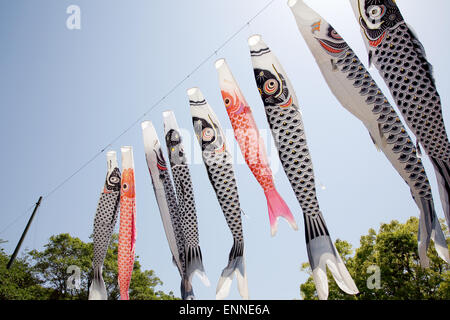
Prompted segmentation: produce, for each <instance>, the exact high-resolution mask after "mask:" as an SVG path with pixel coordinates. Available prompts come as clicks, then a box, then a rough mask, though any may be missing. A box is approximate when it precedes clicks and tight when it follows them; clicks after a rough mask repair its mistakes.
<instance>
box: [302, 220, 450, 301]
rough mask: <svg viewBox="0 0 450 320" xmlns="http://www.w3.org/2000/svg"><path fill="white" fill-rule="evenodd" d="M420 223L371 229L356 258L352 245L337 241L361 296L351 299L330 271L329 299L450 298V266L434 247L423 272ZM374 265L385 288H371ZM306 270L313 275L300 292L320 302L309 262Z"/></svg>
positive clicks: (395, 222)
mask: <svg viewBox="0 0 450 320" xmlns="http://www.w3.org/2000/svg"><path fill="white" fill-rule="evenodd" d="M418 224H419V221H418V219H417V218H410V219H409V220H408V221H407V222H406V223H405V224H402V223H399V222H398V221H392V222H391V223H389V224H382V225H381V227H380V230H379V231H378V234H377V233H376V232H375V230H373V229H370V230H369V233H368V235H365V236H362V237H361V239H360V247H359V248H358V249H356V251H355V254H354V256H351V255H352V248H351V245H350V244H349V243H348V242H346V241H341V240H337V241H336V248H337V250H338V251H339V253H340V254H341V257H342V259H343V260H344V262H345V264H346V266H347V269H348V271H349V272H350V274H351V275H352V278H353V280H355V283H356V286H357V287H358V289H359V291H360V294H358V295H357V296H351V295H347V294H346V293H344V292H343V291H342V290H340V289H339V287H338V286H337V284H336V282H335V281H334V280H333V277H332V275H331V273H330V272H329V271H328V272H327V274H328V279H329V292H330V293H329V297H328V299H332V300H337V299H345V300H375V299H377V300H388V299H405V300H406V299H408V300H411V299H412V300H419V299H450V266H449V265H448V264H447V263H445V262H444V261H443V260H442V259H441V258H439V256H438V255H437V252H436V250H435V249H434V244H433V243H431V245H430V249H429V251H428V257H429V258H430V267H429V268H427V269H423V268H422V267H421V266H420V264H419V256H418V253H417V230H418ZM441 225H442V229H443V230H444V233H445V235H446V238H447V244H449V238H448V236H449V233H448V230H447V228H446V226H445V224H444V223H441ZM370 266H378V267H379V268H380V272H381V275H380V280H381V288H379V289H376V288H374V289H369V288H368V285H367V280H368V278H369V277H370V276H371V275H372V273H368V272H367V270H368V268H369V267H370ZM301 269H302V271H304V272H307V273H309V274H310V277H309V278H308V280H307V281H306V282H305V283H303V284H302V285H300V293H301V295H302V297H303V299H305V300H316V299H318V298H317V293H316V289H315V286H314V281H313V279H312V276H311V268H310V267H309V264H308V263H304V264H302V267H301Z"/></svg>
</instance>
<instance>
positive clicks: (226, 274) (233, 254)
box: [216, 240, 248, 300]
mask: <svg viewBox="0 0 450 320" xmlns="http://www.w3.org/2000/svg"><path fill="white" fill-rule="evenodd" d="M234 274H236V279H237V283H238V289H239V294H240V295H241V297H242V298H243V299H245V300H248V283H247V273H246V271H245V261H244V243H243V242H242V241H238V240H234V244H233V247H232V248H231V251H230V256H229V258H228V265H227V266H226V267H225V269H223V271H222V274H221V275H220V279H219V282H218V283H217V289H216V299H217V300H222V299H225V298H226V297H227V296H228V294H229V293H230V287H231V283H232V282H233V276H234Z"/></svg>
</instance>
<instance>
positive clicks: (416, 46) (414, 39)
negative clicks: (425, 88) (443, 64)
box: [406, 24, 435, 85]
mask: <svg viewBox="0 0 450 320" xmlns="http://www.w3.org/2000/svg"><path fill="white" fill-rule="evenodd" d="M406 25H407V27H408V29H409V34H410V36H411V40H412V42H413V43H414V50H415V51H416V52H417V53H418V54H419V57H420V56H422V57H423V59H424V61H423V63H424V64H426V66H427V68H428V70H427V73H428V76H429V77H430V80H431V82H432V83H433V84H434V85H435V80H434V69H433V66H432V65H431V63H429V62H428V60H427V54H426V52H425V47H424V46H423V44H422V42H420V40H419V37H418V36H417V32H416V31H415V30H414V29H413V27H412V26H411V25H409V24H406Z"/></svg>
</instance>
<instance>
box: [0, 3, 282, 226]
mask: <svg viewBox="0 0 450 320" xmlns="http://www.w3.org/2000/svg"><path fill="white" fill-rule="evenodd" d="M273 2H275V0H271V1H269V2H268V3H267V4H266V5H265V6H264V7H262V8H261V9H260V10H259V11H258V12H257V13H256V14H255V15H254V16H253V17H251V18H250V19H249V20H248V21H247V22H246V23H244V24H243V25H242V27H240V28H239V29H238V30H237V31H236V32H234V33H233V34H232V35H231V36H229V37H228V38H227V39H226V40H225V41H224V42H223V43H222V44H221V45H220V46H219V47H218V48H217V49H216V50H214V51H213V52H212V53H211V54H210V55H208V56H207V57H206V58H205V59H203V60H202V62H200V64H198V65H197V66H196V67H195V68H194V69H192V71H191V72H190V73H188V74H187V75H186V76H185V77H184V78H183V79H181V80H180V81H179V82H178V83H176V84H175V85H174V86H173V87H172V88H171V89H170V90H168V91H167V93H166V94H164V95H163V96H162V97H161V98H160V99H159V100H158V101H156V102H155V103H154V104H153V105H151V106H150V108H149V109H148V110H147V111H145V112H144V113H143V114H142V115H141V116H139V117H138V118H137V119H136V120H135V121H134V122H133V123H131V124H130V125H129V126H128V127H127V128H126V129H125V130H123V131H122V133H120V134H119V135H118V136H117V137H115V138H114V139H113V140H112V141H111V142H109V143H108V144H107V145H105V146H104V147H103V148H102V149H101V150H100V151H99V152H97V153H96V154H94V155H93V156H92V157H91V158H90V159H89V160H88V161H86V162H85V163H84V164H83V165H82V166H81V167H79V168H78V169H77V170H75V171H74V172H73V173H72V174H70V175H69V176H68V177H67V178H65V179H64V180H62V181H61V182H60V183H59V184H57V185H56V186H55V187H54V188H53V189H51V190H50V191H49V192H47V193H46V194H44V196H43V200H45V199H47V198H49V197H50V196H51V195H53V194H54V193H55V192H56V191H57V190H59V189H60V188H62V187H63V186H64V185H65V184H66V183H67V182H69V181H70V180H71V179H72V178H73V177H74V176H76V175H77V174H78V173H80V172H81V171H82V170H83V169H85V168H86V167H87V166H88V165H89V164H91V163H92V162H93V161H94V160H96V159H97V158H98V157H99V156H100V155H101V154H102V153H104V152H105V151H106V149H108V148H109V147H111V146H112V145H113V144H114V143H115V142H116V141H117V140H119V139H120V138H121V137H122V136H123V135H125V134H126V133H127V132H128V131H130V130H131V129H132V128H133V127H134V126H135V125H137V124H138V123H139V122H141V120H142V119H143V118H144V117H145V116H147V114H148V113H149V112H150V111H152V110H153V109H154V108H156V107H157V106H158V105H159V104H160V103H161V102H163V101H164V100H165V99H166V98H167V97H168V96H169V95H171V94H172V93H173V92H174V91H175V90H176V89H178V88H179V87H180V86H181V85H182V84H183V83H184V82H185V81H186V80H187V79H189V77H191V76H192V75H193V74H194V73H195V72H197V71H198V70H199V69H200V68H201V67H202V66H203V65H205V64H206V63H207V62H208V61H209V60H210V59H211V58H212V57H214V56H215V55H217V53H218V52H219V51H220V50H222V49H223V48H224V47H225V46H226V45H227V44H228V43H229V42H230V41H231V40H233V39H234V38H235V37H236V36H237V35H238V34H239V33H241V32H242V30H244V29H245V28H246V27H247V26H249V25H250V23H252V21H253V20H255V19H256V18H257V17H258V16H259V15H260V14H261V13H263V12H264V11H265V10H266V9H267V8H268V7H269V6H270V5H271V4H272V3H273ZM33 207H34V205H33V206H31V207H30V208H29V209H28V210H27V211H26V212H25V213H23V214H22V215H21V216H20V217H19V218H21V217H23V216H24V215H25V214H26V213H28V212H29V211H30V210H31V209H32V208H33ZM15 222H16V221H14V222H13V223H11V224H10V225H9V226H8V227H7V228H5V229H4V230H3V231H1V232H0V234H1V233H3V232H5V231H6V230H7V229H9V228H10V227H11V226H12V225H13V224H14V223H15Z"/></svg>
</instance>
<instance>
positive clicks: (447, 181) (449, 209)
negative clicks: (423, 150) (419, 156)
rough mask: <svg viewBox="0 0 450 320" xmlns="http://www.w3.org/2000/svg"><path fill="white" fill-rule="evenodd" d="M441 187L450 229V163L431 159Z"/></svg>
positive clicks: (441, 196)
mask: <svg viewBox="0 0 450 320" xmlns="http://www.w3.org/2000/svg"><path fill="white" fill-rule="evenodd" d="M430 160H431V163H433V167H434V172H435V174H436V179H437V182H438V186H439V195H440V198H441V203H442V207H443V209H444V215H445V220H446V221H447V226H448V227H449V228H450V162H445V161H442V160H439V159H436V158H432V157H430Z"/></svg>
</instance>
